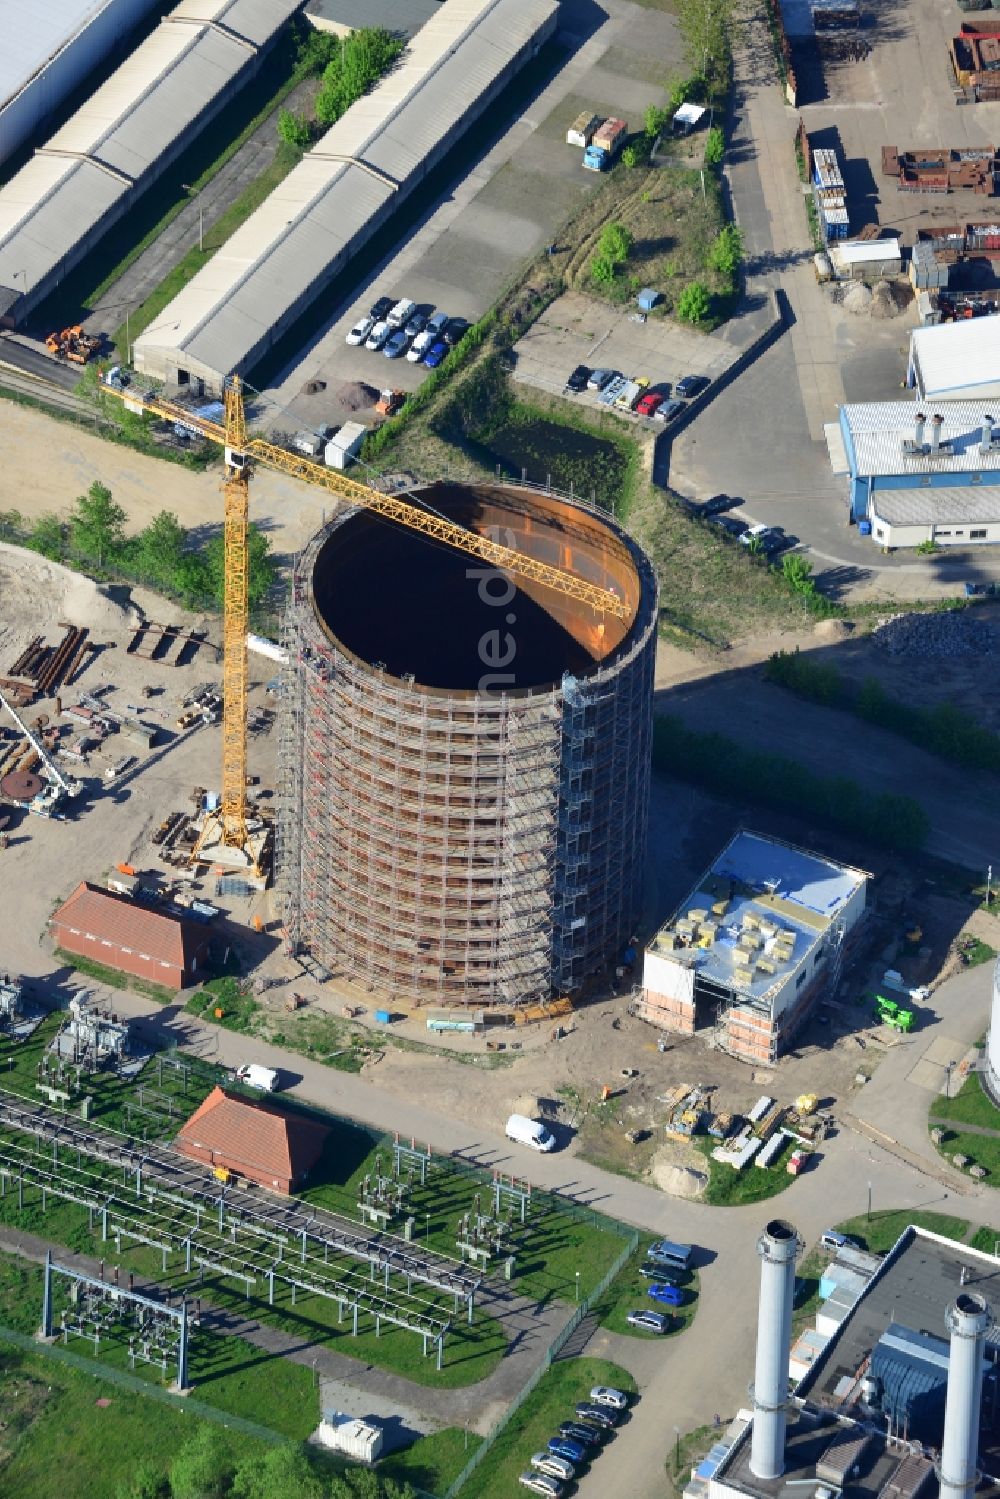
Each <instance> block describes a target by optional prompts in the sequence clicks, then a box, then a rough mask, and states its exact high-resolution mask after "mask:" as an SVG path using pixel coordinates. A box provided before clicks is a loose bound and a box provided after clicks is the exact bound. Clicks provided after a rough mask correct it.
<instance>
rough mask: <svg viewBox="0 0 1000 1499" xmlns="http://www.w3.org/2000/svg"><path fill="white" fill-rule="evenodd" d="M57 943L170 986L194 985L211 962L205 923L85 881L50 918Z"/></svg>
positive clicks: (138, 976) (112, 966)
mask: <svg viewBox="0 0 1000 1499" xmlns="http://www.w3.org/2000/svg"><path fill="white" fill-rule="evenodd" d="M49 928H50V930H51V933H52V937H53V940H54V941H55V944H56V946H57V947H61V948H63V950H64V951H65V952H69V953H77V954H78V955H79V956H80V957H82V958H93V959H94V961H95V962H97V963H103V964H104V965H105V967H107V968H116V969H118V971H119V972H120V973H131V974H133V975H134V976H135V977H136V978H144V979H151V980H152V981H153V982H154V983H157V984H164V985H165V986H166V987H167V988H169V989H184V988H186V987H187V985H188V984H191V983H195V982H196V981H197V978H198V974H199V971H200V970H201V969H202V968H204V967H205V965H206V963H207V962H208V953H209V947H210V945H211V939H210V936H209V933H208V932H207V931H206V930H205V928H204V927H201V926H198V925H197V924H196V923H195V922H193V921H183V920H181V919H180V918H179V917H176V916H169V915H167V913H166V912H164V911H154V910H152V909H151V908H150V907H149V906H143V905H138V904H137V903H136V902H135V901H133V900H130V899H129V898H128V896H122V895H113V894H112V893H111V891H110V890H102V889H101V888H100V887H99V886H98V885H89V884H88V883H87V882H86V880H82V881H81V882H80V884H79V885H77V887H76V889H75V890H74V891H73V894H72V895H71V896H70V897H69V899H68V900H67V901H64V902H63V904H62V905H61V906H60V907H59V909H58V911H56V912H55V914H54V915H53V916H51V917H50V918H49Z"/></svg>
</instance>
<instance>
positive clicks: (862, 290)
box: [841, 281, 872, 317]
mask: <svg viewBox="0 0 1000 1499" xmlns="http://www.w3.org/2000/svg"><path fill="white" fill-rule="evenodd" d="M841 305H842V307H843V308H844V311H845V312H853V313H854V315H855V316H856V317H867V315H868V314H869V312H870V311H871V306H872V294H871V292H870V291H869V290H868V288H867V286H866V285H865V283H864V282H863V281H853V282H852V283H851V285H850V286H849V287H848V288H847V290H846V291H845V292H844V295H843V297H842V298H841Z"/></svg>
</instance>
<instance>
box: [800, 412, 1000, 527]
mask: <svg viewBox="0 0 1000 1499" xmlns="http://www.w3.org/2000/svg"><path fill="white" fill-rule="evenodd" d="M998 418H1000V403H998V402H996V401H994V402H993V403H992V405H991V404H990V403H988V402H985V401H943V402H941V403H940V405H935V406H934V407H933V408H932V407H930V406H927V407H926V408H922V407H921V406H918V405H917V404H915V403H914V402H913V401H912V400H909V401H868V402H863V403H858V404H856V405H849V406H841V408H840V419H839V421H838V422H830V423H829V424H828V425H827V427H826V440H827V447H828V449H829V453H830V462H831V464H832V467H833V471H834V473H835V474H839V475H843V476H844V477H845V478H846V479H847V481H848V487H847V499H848V505H849V516H850V520H851V522H852V523H856V524H857V526H858V529H859V531H860V532H861V533H862V534H863V535H870V536H871V537H872V538H873V540H874V541H875V542H876V543H877V544H878V545H879V546H882V547H915V546H919V544H920V543H921V542H924V541H934V542H937V543H938V544H939V545H940V546H960V547H962V546H969V545H982V544H984V543H990V542H1000V429H998V428H997V427H996V425H995V421H996V420H997V419H998Z"/></svg>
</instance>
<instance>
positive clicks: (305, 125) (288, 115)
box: [278, 109, 312, 151]
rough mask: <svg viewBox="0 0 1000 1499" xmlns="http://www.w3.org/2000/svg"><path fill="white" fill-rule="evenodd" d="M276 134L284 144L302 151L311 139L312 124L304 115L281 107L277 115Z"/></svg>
mask: <svg viewBox="0 0 1000 1499" xmlns="http://www.w3.org/2000/svg"><path fill="white" fill-rule="evenodd" d="M278 136H279V138H280V139H281V140H282V141H283V142H284V143H285V145H286V146H294V147H295V149H296V150H297V151H304V150H305V148H306V146H308V144H309V142H310V141H311V140H312V126H311V125H310V124H309V121H308V120H307V119H306V117H305V115H297V114H295V112H294V111H293V110H291V109H283V110H281V112H280V114H279V115H278Z"/></svg>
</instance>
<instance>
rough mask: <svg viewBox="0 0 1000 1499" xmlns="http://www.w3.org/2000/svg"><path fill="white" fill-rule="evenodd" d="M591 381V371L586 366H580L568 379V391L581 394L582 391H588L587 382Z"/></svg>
mask: <svg viewBox="0 0 1000 1499" xmlns="http://www.w3.org/2000/svg"><path fill="white" fill-rule="evenodd" d="M589 379H590V370H589V369H588V368H587V366H586V365H585V364H578V365H577V367H576V369H575V370H574V371H573V373H572V374H571V375H567V377H566V389H567V390H572V391H575V392H576V393H577V394H579V392H580V391H581V390H586V389H587V381H588V380H589Z"/></svg>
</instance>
